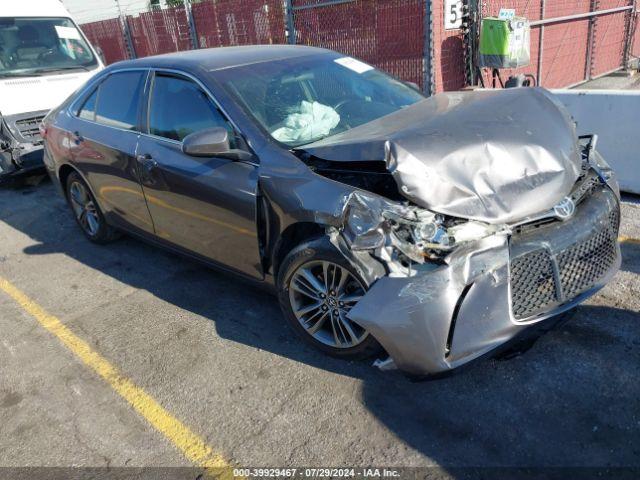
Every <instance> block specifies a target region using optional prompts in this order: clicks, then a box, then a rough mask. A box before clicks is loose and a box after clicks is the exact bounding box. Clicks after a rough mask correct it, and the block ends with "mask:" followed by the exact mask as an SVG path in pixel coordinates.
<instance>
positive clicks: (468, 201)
mask: <svg viewBox="0 0 640 480" xmlns="http://www.w3.org/2000/svg"><path fill="white" fill-rule="evenodd" d="M509 95H511V97H510V99H511V100H510V101H511V103H512V104H513V103H514V102H515V104H516V105H518V104H519V106H520V107H523V108H524V107H526V106H527V105H529V106H531V107H532V111H534V112H535V111H537V110H536V108H533V107H534V106H536V105H537V107H538V110H542V113H539V112H538V114H537V115H538V116H539V117H540V118H533V119H531V124H530V125H526V126H525V124H524V122H523V121H522V117H516V116H515V112H513V111H511V112H507V114H506V115H507V117H508V118H506V117H505V122H509V121H510V122H511V124H509V123H504V124H502V125H500V126H496V125H494V126H489V127H487V126H486V125H485V127H484V128H485V130H484V131H482V134H481V133H480V132H481V128H480V127H478V126H477V125H476V124H471V123H467V127H468V128H467V131H468V133H471V134H472V135H471V136H472V137H473V138H471V139H469V138H464V139H462V140H460V139H459V138H458V137H455V138H453V139H452V138H448V139H447V138H446V137H448V136H449V137H450V134H449V132H448V131H447V130H446V129H445V128H444V127H445V125H447V124H448V125H449V126H451V127H452V128H453V124H454V123H455V121H456V120H459V121H462V119H463V118H464V116H465V115H466V114H469V113H470V111H469V108H467V109H466V112H465V111H457V110H456V109H458V108H460V105H464V104H465V103H467V104H468V105H470V106H471V107H474V106H475V107H477V105H474V103H477V102H481V103H482V96H481V97H480V100H474V101H472V100H465V99H464V98H463V99H462V100H460V101H458V102H457V103H455V105H453V106H451V105H448V106H447V107H446V108H445V109H444V111H442V112H440V113H441V114H443V115H444V116H445V117H446V116H449V117H450V118H449V121H448V122H447V121H446V120H443V119H442V115H441V116H440V117H438V118H437V119H432V118H426V117H421V115H424V112H422V113H420V112H410V113H408V114H407V115H409V116H413V118H414V120H416V121H417V120H418V119H421V122H418V123H420V129H419V131H418V127H416V128H414V129H413V130H412V131H409V132H408V133H407V131H406V129H404V130H402V129H401V130H402V131H401V132H395V133H394V132H389V131H387V130H385V129H386V126H385V125H379V126H377V127H376V126H374V127H369V128H370V130H371V132H369V133H370V135H369V138H368V139H367V134H366V132H365V133H364V134H363V132H360V135H363V136H364V138H365V139H367V141H368V142H369V144H368V145H367V146H366V147H365V150H363V147H362V145H361V144H360V143H359V142H356V143H353V142H352V139H351V138H344V139H343V140H340V139H338V140H337V142H336V143H334V144H327V143H326V142H325V144H317V145H312V146H311V147H309V148H306V149H305V151H304V152H303V153H302V154H301V155H299V157H301V158H302V159H303V161H305V163H306V164H307V165H308V166H310V167H311V169H312V170H313V171H314V172H315V173H317V174H319V175H322V176H324V177H328V178H330V179H331V180H335V181H338V182H343V183H346V184H348V185H351V186H353V187H356V188H358V190H356V191H354V192H353V193H351V194H349V195H346V196H345V197H344V198H343V201H342V203H341V209H342V210H341V222H340V225H339V226H337V227H336V226H331V227H328V228H327V232H328V235H329V237H330V239H331V242H332V243H333V244H334V246H336V247H337V248H338V249H339V250H340V251H341V252H342V253H343V254H344V256H345V257H346V258H348V259H350V261H355V262H357V263H358V264H359V267H361V268H362V269H365V270H367V269H368V270H370V271H372V272H374V271H378V272H380V271H381V270H382V271H384V272H385V273H384V274H382V275H380V274H378V275H377V276H376V280H375V281H374V282H373V283H372V285H371V288H370V290H369V291H368V292H367V294H366V295H365V296H364V297H363V298H362V299H361V300H360V301H359V302H358V303H357V304H356V305H355V306H354V307H353V309H352V310H351V311H350V312H349V314H348V316H349V318H350V319H351V320H352V321H354V322H356V323H358V324H359V325H360V326H362V327H363V328H365V329H367V330H368V331H369V332H370V333H371V334H372V335H373V336H374V337H375V338H376V339H377V340H378V341H379V342H380V344H381V345H382V346H383V347H384V348H385V350H386V352H387V353H388V354H389V358H388V359H386V360H384V359H382V360H379V361H377V362H376V365H377V366H378V367H380V368H381V369H385V370H386V369H390V368H394V367H398V368H400V369H401V370H403V371H405V372H407V373H409V374H412V375H416V376H429V375H436V374H440V373H443V372H447V371H449V370H452V369H454V368H456V367H458V366H461V365H463V364H465V363H467V362H469V361H471V360H473V359H475V358H478V357H480V356H482V355H484V354H486V353H489V352H491V351H492V350H494V349H496V348H497V347H498V346H500V345H503V344H505V343H506V342H508V341H509V340H511V339H513V338H515V337H516V336H518V335H519V334H520V333H522V332H524V331H525V330H527V329H528V328H529V327H530V326H532V325H534V324H538V323H539V322H541V321H543V320H545V319H547V318H549V317H552V316H554V315H557V314H559V313H561V312H563V311H565V310H567V309H570V308H572V307H573V306H575V305H577V304H578V303H580V302H582V301H583V300H584V299H585V298H587V297H589V296H590V295H593V294H594V293H595V292H596V291H597V290H599V289H600V288H602V287H603V286H604V285H605V284H606V283H607V282H608V281H609V280H610V279H611V277H612V276H613V275H614V273H615V272H616V271H617V269H618V267H619V265H620V251H619V247H618V244H617V232H618V225H619V192H618V187H617V182H616V179H615V175H614V173H613V172H612V171H611V169H610V168H609V167H608V165H607V164H606V162H604V160H603V159H602V157H601V156H600V155H599V154H598V153H597V152H596V150H595V138H593V137H586V138H580V139H578V138H577V137H576V135H575V130H574V129H573V127H572V125H571V124H570V121H569V119H568V118H567V117H566V116H565V115H564V112H562V111H561V110H560V109H558V108H557V106H555V105H554V103H553V101H552V100H550V99H548V98H547V96H546V94H540V93H535V92H533V93H529V92H526V93H525V92H523V93H522V94H520V95H523V96H524V97H518V96H517V95H515V96H514V95H512V94H507V96H509ZM491 98H493V97H491V96H490V97H489V99H491ZM498 98H500V99H501V101H500V102H499V103H498V105H497V106H496V107H500V106H502V107H505V105H507V103H508V102H507V103H502V102H503V101H504V99H505V97H498ZM442 101H443V100H440V102H442ZM435 102H436V100H434V103H435ZM486 106H487V105H485V107H486ZM505 108H506V107H505ZM503 111H504V109H503ZM471 112H472V113H473V109H472V110H471ZM432 113H433V112H432ZM475 113H476V114H477V113H478V111H476V112H475ZM472 116H473V115H472ZM476 116H477V115H476ZM533 117H535V115H534V116H533ZM518 118H519V119H520V120H519V121H518ZM514 124H515V125H514ZM505 125H506V126H505ZM429 126H430V127H431V130H430V129H429V128H428V127H429ZM354 130H355V129H354ZM514 132H515V133H514ZM353 136H354V137H355V136H356V135H355V134H353ZM383 136H384V137H387V140H386V141H384V143H382V147H380V148H378V147H374V146H373V145H376V142H377V140H378V139H379V138H382V137H383ZM378 143H379V142H378ZM446 144H448V145H449V148H450V149H451V150H450V151H449V150H446V149H445V147H444V145H446ZM363 151H366V157H364V158H367V159H369V161H367V162H362V160H363V159H364V158H363V156H362V155H361V152H363ZM381 152H383V153H381ZM331 155H335V157H334V159H333V160H327V158H329V157H330V156H331ZM354 157H355V161H352V160H350V158H351V159H353V158H354ZM442 158H447V159H448V160H447V161H442V160H441V159H442ZM357 162H361V163H360V165H359V166H366V168H362V169H361V171H364V172H366V173H365V174H364V175H363V176H362V177H360V178H357V176H354V175H353V174H354V172H357V171H358V166H356V165H357ZM382 165H384V168H382ZM390 180H392V182H390ZM394 186H395V188H394Z"/></svg>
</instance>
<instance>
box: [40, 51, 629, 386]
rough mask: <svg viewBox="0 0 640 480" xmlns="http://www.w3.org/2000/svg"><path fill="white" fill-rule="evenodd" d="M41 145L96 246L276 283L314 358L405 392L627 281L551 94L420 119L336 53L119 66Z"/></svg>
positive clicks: (595, 176)
mask: <svg viewBox="0 0 640 480" xmlns="http://www.w3.org/2000/svg"><path fill="white" fill-rule="evenodd" d="M42 134H43V136H44V137H45V143H46V155H45V163H46V165H47V168H48V170H49V172H50V174H51V176H52V178H53V179H54V181H55V182H56V183H57V184H58V185H59V187H60V190H61V192H64V195H65V197H66V198H67V200H68V203H69V205H70V207H71V210H72V211H73V214H74V215H75V218H76V219H77V221H78V224H79V225H80V227H81V229H82V231H83V232H84V234H85V235H86V236H87V237H88V238H89V240H91V241H94V242H98V243H104V242H107V241H110V240H113V239H114V238H116V236H117V234H118V232H119V231H124V232H128V233H130V234H133V235H136V236H139V237H142V238H144V239H147V240H149V241H152V242H154V243H157V244H159V245H162V246H165V247H168V248H170V249H173V250H176V251H179V252H182V253H184V254H187V255H190V256H192V257H195V258H197V259H199V260H202V261H204V262H206V263H208V264H210V265H213V266H217V267H220V268H223V269H226V270H228V271H231V272H234V273H237V274H239V275H242V276H244V277H247V278H250V279H253V280H256V281H259V282H266V283H268V284H270V285H273V287H275V288H274V290H276V291H277V295H278V298H279V301H280V304H281V306H282V310H283V313H284V316H285V318H286V319H287V320H288V321H289V323H290V324H291V325H292V327H293V329H294V330H295V331H296V332H298V333H299V334H300V336H301V337H302V338H303V339H305V340H307V341H308V342H310V343H311V344H313V345H315V346H316V347H318V348H319V349H321V350H323V351H324V352H326V353H328V354H331V355H335V356H340V357H347V358H354V357H366V356H374V355H378V359H379V363H378V364H379V365H381V366H383V367H387V368H392V367H393V366H396V367H398V368H400V369H402V370H404V371H405V372H407V373H409V374H412V375H418V376H422V375H425V376H426V375H434V374H441V373H443V372H446V371H449V370H451V369H454V368H456V367H458V366H460V365H462V364H465V363H467V362H469V361H470V360H472V359H475V358H478V357H480V356H482V355H484V354H486V353H489V352H491V351H492V350H494V349H496V348H497V347H498V346H501V345H502V344H505V342H508V341H509V340H511V339H514V338H517V337H518V335H520V333H521V332H525V331H527V329H529V328H531V326H532V325H535V324H538V323H540V322H542V321H543V320H545V319H548V318H550V317H553V316H556V315H558V314H559V313H562V312H564V311H566V310H568V309H570V308H572V307H574V306H575V305H576V304H578V303H580V302H582V301H583V300H584V299H585V298H587V297H589V296H590V295H593V294H594V292H596V291H597V290H598V289H600V288H601V287H602V286H604V285H605V283H606V282H607V281H608V280H609V279H610V278H611V277H612V275H613V274H614V273H615V272H616V270H617V269H618V267H619V264H620V251H619V246H618V244H617V232H618V227H619V221H620V215H619V211H620V210H619V191H618V187H617V182H616V178H615V175H614V172H612V171H611V169H610V168H609V166H608V165H607V164H606V162H605V161H604V160H603V159H602V157H601V156H600V155H599V154H598V152H597V151H596V148H595V147H596V138H595V137H583V138H578V137H577V136H576V133H575V128H574V124H573V123H572V121H571V118H570V117H569V116H568V114H567V113H566V111H565V110H564V109H563V107H562V106H561V105H559V104H558V103H557V102H556V101H555V100H554V99H553V97H552V96H551V95H550V94H549V93H548V92H546V91H545V90H543V89H534V88H516V89H509V90H504V91H495V90H494V91H477V92H455V93H446V94H439V95H435V96H433V97H430V98H425V97H424V96H423V95H422V94H421V93H420V92H419V91H417V90H416V89H415V88H414V87H412V86H411V85H408V84H405V83H403V82H401V81H399V80H396V79H394V78H391V77H389V76H388V75H386V74H384V73H382V72H381V71H379V70H376V69H375V68H373V67H371V66H370V65H367V64H365V63H363V62H360V61H358V60H356V59H353V58H350V57H345V56H343V55H340V54H338V53H335V52H331V51H328V50H323V49H317V48H310V47H299V46H260V47H254V46H252V47H230V48H220V49H210V50H198V51H192V52H184V53H179V54H170V55H163V56H158V57H150V58H143V59H138V60H133V61H127V62H122V63H118V64H115V65H112V66H110V67H109V68H107V69H106V70H105V71H103V72H101V73H100V74H98V75H97V76H96V77H95V78H94V79H93V80H91V81H90V82H89V83H88V84H87V85H85V86H84V87H83V88H82V89H80V90H79V91H78V92H77V93H75V94H74V95H73V96H72V97H70V98H69V99H68V100H67V101H66V102H65V103H64V104H63V105H61V106H60V107H59V108H57V109H56V110H55V111H53V112H52V113H51V114H49V115H48V116H47V117H46V119H45V121H44V124H43V126H42Z"/></svg>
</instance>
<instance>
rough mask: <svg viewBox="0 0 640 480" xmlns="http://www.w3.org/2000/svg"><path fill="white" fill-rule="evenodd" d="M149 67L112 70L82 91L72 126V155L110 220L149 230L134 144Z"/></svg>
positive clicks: (150, 228)
mask: <svg viewBox="0 0 640 480" xmlns="http://www.w3.org/2000/svg"><path fill="white" fill-rule="evenodd" d="M148 73H149V72H148V70H132V71H121V72H114V73H112V74H110V75H108V76H107V77H106V78H105V79H104V80H102V81H101V82H100V83H99V85H97V86H96V87H95V88H94V90H93V91H92V92H91V93H90V94H89V95H88V96H87V97H86V99H85V100H84V102H83V103H82V104H81V106H80V108H78V110H77V115H76V118H75V119H74V121H73V122H72V128H71V130H72V131H71V137H72V139H71V142H70V143H71V146H70V152H71V159H72V162H73V163H74V165H75V166H76V167H77V168H78V169H79V170H80V172H82V174H83V175H84V177H85V178H86V180H87V181H88V182H89V185H90V187H91V189H92V191H93V193H94V195H95V197H96V199H97V201H98V203H99V204H100V208H101V209H102V211H103V212H104V213H105V216H107V219H108V220H109V222H110V223H113V224H116V225H119V226H121V227H124V228H126V229H128V230H132V231H134V232H136V231H138V232H139V231H142V232H144V233H153V231H154V229H153V223H152V221H151V215H150V214H149V210H148V209H147V205H146V202H145V199H144V194H143V192H142V187H141V186H140V182H139V181H138V171H137V168H138V164H137V160H136V147H137V144H138V137H139V130H140V129H139V123H140V122H139V118H140V110H141V106H142V100H143V98H144V89H145V85H146V81H147V76H148Z"/></svg>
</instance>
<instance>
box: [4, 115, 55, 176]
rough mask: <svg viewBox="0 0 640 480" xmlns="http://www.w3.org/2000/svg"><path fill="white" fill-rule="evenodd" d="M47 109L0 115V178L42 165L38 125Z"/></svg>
mask: <svg viewBox="0 0 640 480" xmlns="http://www.w3.org/2000/svg"><path fill="white" fill-rule="evenodd" d="M46 114H47V111H39V112H30V113H24V114H19V115H8V116H5V117H0V178H2V177H6V176H8V175H12V174H17V173H23V172H27V171H29V170H33V169H36V168H40V167H42V154H43V141H42V138H41V136H40V130H39V125H40V123H41V122H42V119H43V118H44V117H45V115H46Z"/></svg>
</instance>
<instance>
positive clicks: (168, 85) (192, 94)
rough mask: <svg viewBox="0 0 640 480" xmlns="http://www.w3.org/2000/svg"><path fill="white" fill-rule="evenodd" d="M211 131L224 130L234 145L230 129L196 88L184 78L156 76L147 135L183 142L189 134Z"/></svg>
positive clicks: (206, 97)
mask: <svg viewBox="0 0 640 480" xmlns="http://www.w3.org/2000/svg"><path fill="white" fill-rule="evenodd" d="M213 127H224V128H226V129H227V130H228V131H229V139H230V141H231V143H233V138H234V132H233V129H232V127H231V126H230V125H229V123H228V122H227V121H226V120H225V118H224V117H223V116H222V114H221V113H220V112H219V111H218V109H217V108H216V106H215V105H214V104H213V103H212V102H211V100H210V99H209V97H208V96H207V94H206V93H205V92H203V91H202V89H201V88H200V87H199V86H198V85H196V84H195V83H194V82H192V81H190V80H187V79H184V78H179V77H175V76H169V75H161V74H157V75H156V77H155V80H154V82H153V89H152V91H151V99H150V103H149V133H151V134H152V135H157V136H159V137H163V138H169V139H171V140H177V141H182V140H183V139H184V137H186V136H187V135H189V134H190V133H193V132H197V131H200V130H204V129H206V128H213ZM232 146H233V145H232Z"/></svg>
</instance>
